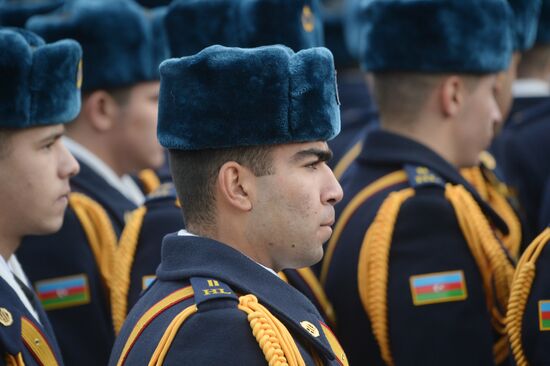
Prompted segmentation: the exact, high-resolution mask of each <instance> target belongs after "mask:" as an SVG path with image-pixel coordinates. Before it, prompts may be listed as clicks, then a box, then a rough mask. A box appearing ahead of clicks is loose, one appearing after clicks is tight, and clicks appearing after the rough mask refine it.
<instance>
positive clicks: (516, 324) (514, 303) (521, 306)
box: [506, 228, 550, 366]
mask: <svg viewBox="0 0 550 366" xmlns="http://www.w3.org/2000/svg"><path fill="white" fill-rule="evenodd" d="M549 241H550V228H547V229H546V230H545V231H543V232H542V234H540V235H539V236H538V237H537V238H535V240H534V241H533V242H532V243H531V245H529V247H527V249H526V250H525V253H524V254H523V255H522V256H521V259H520V261H519V262H518V266H517V270H516V273H515V275H514V280H513V283H512V289H511V293H510V301H509V302H508V312H507V313H506V331H507V332H508V337H509V339H510V344H511V348H512V353H513V354H514V358H515V360H516V364H517V365H518V366H528V365H529V362H528V361H527V358H526V356H525V353H524V351H523V344H522V340H521V328H522V325H523V314H524V312H525V307H526V305H527V301H528V298H529V294H530V293H531V287H532V285H533V281H534V279H535V274H536V264H535V263H536V261H537V259H538V257H539V255H540V253H541V252H542V250H543V249H544V247H545V246H546V244H547V243H548V242H549Z"/></svg>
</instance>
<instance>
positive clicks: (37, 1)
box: [0, 0, 65, 27]
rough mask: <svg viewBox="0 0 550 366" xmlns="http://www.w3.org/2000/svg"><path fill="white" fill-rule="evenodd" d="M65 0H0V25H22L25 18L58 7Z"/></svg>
mask: <svg viewBox="0 0 550 366" xmlns="http://www.w3.org/2000/svg"><path fill="white" fill-rule="evenodd" d="M64 3H65V0H0V26H5V27H24V26H25V22H26V21H27V19H29V18H30V17H32V16H33V15H37V14H45V13H49V12H51V11H54V10H56V9H59V8H60V7H61V6H62V5H63V4H64Z"/></svg>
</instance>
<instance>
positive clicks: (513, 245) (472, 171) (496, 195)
mask: <svg viewBox="0 0 550 366" xmlns="http://www.w3.org/2000/svg"><path fill="white" fill-rule="evenodd" d="M460 173H461V174H462V176H463V177H464V178H465V179H466V180H467V181H468V182H469V183H470V184H471V185H472V186H473V187H474V188H475V190H476V191H477V193H478V194H479V195H480V197H481V198H482V199H483V200H484V201H485V202H487V203H488V204H489V206H491V208H492V209H493V210H495V212H496V213H497V214H498V215H499V216H500V217H501V218H502V219H503V220H504V222H505V223H506V226H508V230H509V233H508V235H503V234H501V233H498V234H499V236H500V237H501V239H502V242H503V243H504V246H506V248H507V249H508V250H509V252H510V254H511V256H512V258H514V259H517V257H518V255H519V250H520V246H521V235H522V234H521V223H520V221H519V219H518V217H517V215H516V213H515V211H514V209H513V208H512V206H511V205H510V203H509V202H508V201H507V200H506V198H505V196H504V195H503V194H502V193H501V192H500V190H499V189H498V187H495V186H494V184H492V183H491V182H489V181H488V180H487V179H486V178H485V177H484V175H483V172H482V171H481V168H480V167H472V168H465V169H461V170H460ZM494 179H497V178H494ZM501 184H502V183H501Z"/></svg>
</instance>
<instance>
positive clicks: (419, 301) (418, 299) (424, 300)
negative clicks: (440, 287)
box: [414, 289, 466, 305]
mask: <svg viewBox="0 0 550 366" xmlns="http://www.w3.org/2000/svg"><path fill="white" fill-rule="evenodd" d="M465 298H466V293H465V292H464V290H462V289H459V290H451V291H444V292H436V293H428V294H416V295H415V299H414V300H415V301H414V303H415V305H424V304H432V303H436V302H446V301H458V300H463V299H465Z"/></svg>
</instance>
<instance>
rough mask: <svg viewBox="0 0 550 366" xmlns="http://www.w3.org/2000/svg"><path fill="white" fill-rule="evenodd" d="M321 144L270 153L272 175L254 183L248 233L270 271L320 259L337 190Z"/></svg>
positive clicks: (281, 148)
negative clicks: (266, 258)
mask: <svg viewBox="0 0 550 366" xmlns="http://www.w3.org/2000/svg"><path fill="white" fill-rule="evenodd" d="M330 156H331V152H330V150H329V148H328V146H327V144H326V143H325V142H309V143H299V144H286V145H279V146H276V147H274V149H273V152H272V162H273V164H272V171H273V173H274V174H270V175H265V176H261V177H257V189H256V190H255V192H256V195H257V196H256V197H254V202H253V209H252V210H253V217H252V220H251V223H250V227H249V233H251V234H252V235H253V236H254V237H255V238H256V239H257V240H255V242H257V243H259V244H260V245H261V248H262V250H264V251H266V252H267V253H268V255H269V256H270V258H271V262H272V263H273V267H272V268H276V269H284V268H300V267H304V266H309V265H312V264H314V263H316V262H318V261H319V260H321V258H322V256H323V243H324V242H326V241H327V240H328V239H329V238H330V236H331V234H332V229H331V225H333V223H334V207H333V206H334V205H335V204H336V203H337V202H339V201H340V200H341V199H342V196H343V193H342V188H341V187H340V184H339V183H338V181H337V180H336V178H335V177H334V174H333V173H332V170H330V168H329V167H328V165H327V164H326V160H327V159H328V158H329V157H330Z"/></svg>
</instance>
